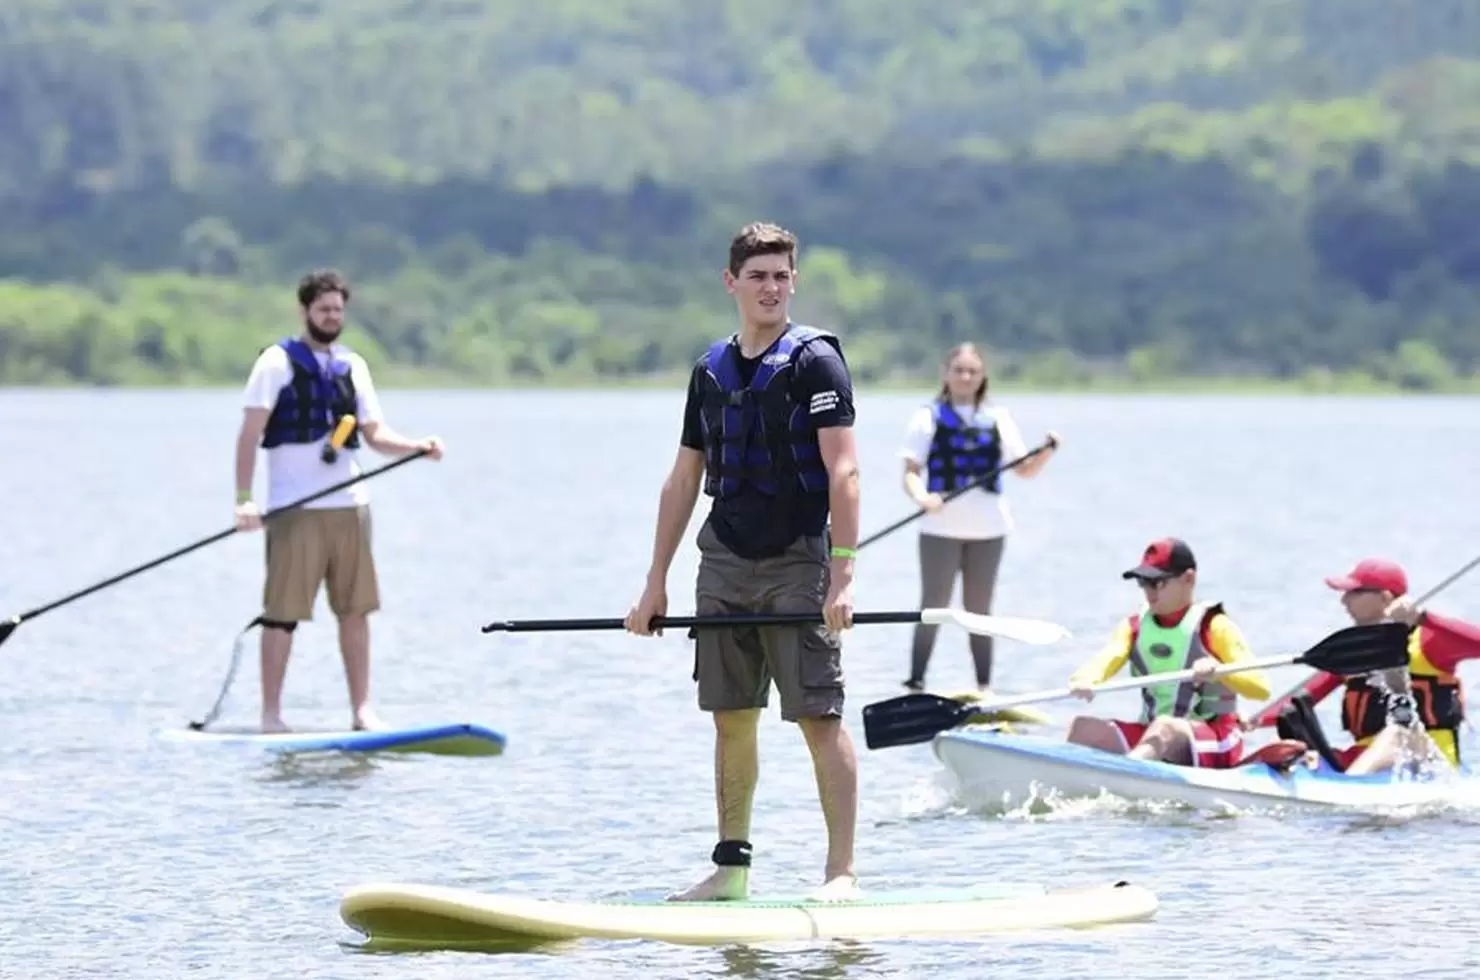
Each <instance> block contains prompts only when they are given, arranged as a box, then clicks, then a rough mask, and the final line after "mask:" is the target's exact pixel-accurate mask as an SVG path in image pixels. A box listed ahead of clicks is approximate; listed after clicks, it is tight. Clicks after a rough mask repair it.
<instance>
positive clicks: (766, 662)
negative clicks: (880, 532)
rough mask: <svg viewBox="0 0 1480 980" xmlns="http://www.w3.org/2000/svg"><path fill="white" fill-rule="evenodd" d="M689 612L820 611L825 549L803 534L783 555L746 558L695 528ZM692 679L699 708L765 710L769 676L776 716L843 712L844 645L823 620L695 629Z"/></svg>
mask: <svg viewBox="0 0 1480 980" xmlns="http://www.w3.org/2000/svg"><path fill="white" fill-rule="evenodd" d="M697 544H698V546H699V574H698V581H697V582H696V583H695V606H694V608H695V612H696V613H697V614H698V615H700V616H714V615H719V614H724V613H820V612H821V611H822V604H823V602H824V600H826V598H827V588H828V548H827V542H826V539H824V538H822V537H812V538H801V539H799V540H797V541H795V542H793V543H792V545H791V547H790V548H788V549H787V550H786V551H785V552H784V553H783V554H781V555H778V556H776V557H774V558H763V559H761V560H759V561H748V560H746V559H744V558H740V557H738V556H737V555H735V553H734V552H732V551H730V550H729V549H728V548H726V547H725V546H724V545H723V544H721V543H720V542H719V539H718V538H716V537H715V534H714V532H713V531H712V530H711V529H710V527H709V523H708V522H707V521H706V522H705V524H704V526H703V527H702V528H701V529H700V530H699V536H698V539H697ZM694 680H695V681H697V682H698V688H699V690H698V694H699V707H700V709H702V710H704V711H742V710H745V709H749V708H765V707H766V706H767V705H768V704H769V702H770V688H771V684H772V682H774V683H775V684H776V690H777V691H778V692H779V694H780V696H781V717H782V718H783V719H784V720H786V721H792V722H794V721H797V720H798V719H801V718H827V717H841V716H842V714H843V646H842V641H841V639H840V638H839V637H838V636H837V635H835V634H834V633H832V632H831V631H830V630H828V629H827V627H826V626H824V625H822V623H820V622H819V623H817V624H816V625H815V626H812V625H805V626H754V627H745V628H742V629H700V630H696V631H695V639H694Z"/></svg>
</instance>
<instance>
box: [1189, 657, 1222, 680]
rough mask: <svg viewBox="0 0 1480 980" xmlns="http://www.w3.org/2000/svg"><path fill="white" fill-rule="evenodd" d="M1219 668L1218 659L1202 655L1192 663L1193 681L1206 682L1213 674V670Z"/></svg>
mask: <svg viewBox="0 0 1480 980" xmlns="http://www.w3.org/2000/svg"><path fill="white" fill-rule="evenodd" d="M1217 669H1218V661H1217V660H1215V659H1213V658H1212V657H1202V658H1200V659H1199V660H1198V661H1197V663H1195V664H1193V665H1192V683H1194V684H1206V683H1207V682H1208V681H1209V680H1210V679H1211V678H1212V676H1213V671H1215V670H1217Z"/></svg>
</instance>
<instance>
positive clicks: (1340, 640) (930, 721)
mask: <svg viewBox="0 0 1480 980" xmlns="http://www.w3.org/2000/svg"><path fill="white" fill-rule="evenodd" d="M1408 633H1409V627H1408V626H1407V625H1405V624H1403V623H1377V624H1375V625H1372V626H1348V627H1345V628H1344V629H1339V630H1337V631H1336V632H1334V633H1331V634H1330V635H1328V636H1327V637H1326V638H1325V639H1323V640H1321V642H1320V643H1317V644H1316V645H1315V646H1313V647H1311V648H1310V649H1309V650H1307V651H1306V652H1305V653H1303V654H1301V655H1300V656H1298V657H1295V658H1293V659H1292V660H1291V661H1290V664H1291V665H1294V664H1305V665H1306V666H1309V667H1314V668H1315V669H1317V670H1324V671H1326V672H1327V673H1331V674H1338V675H1341V676H1351V675H1355V674H1370V673H1374V672H1376V671H1379V670H1392V669H1394V668H1396V667H1404V666H1407V664H1408ZM991 710H992V705H991V702H984V703H981V704H964V703H962V702H960V701H956V700H954V699H952V698H946V697H941V696H940V695H938V694H903V695H900V696H899V697H895V698H888V699H887V700H884V701H878V702H875V703H873V704H868V705H864V708H863V737H864V743H865V744H866V745H867V746H868V747H869V748H870V749H884V748H891V747H893V746H898V745H914V744H916V743H919V742H928V741H930V740H931V739H933V738H934V737H935V736H936V735H938V734H940V733H941V732H944V731H948V730H950V729H952V728H955V727H956V726H957V725H961V724H964V723H965V722H967V721H968V720H970V719H971V718H972V717H974V716H979V715H983V714H988V713H990V712H991Z"/></svg>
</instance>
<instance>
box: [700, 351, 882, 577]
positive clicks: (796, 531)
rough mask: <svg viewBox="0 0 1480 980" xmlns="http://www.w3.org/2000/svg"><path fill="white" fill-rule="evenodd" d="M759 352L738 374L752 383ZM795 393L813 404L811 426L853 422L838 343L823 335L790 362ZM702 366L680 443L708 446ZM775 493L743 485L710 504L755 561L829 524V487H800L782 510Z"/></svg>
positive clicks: (725, 537)
mask: <svg viewBox="0 0 1480 980" xmlns="http://www.w3.org/2000/svg"><path fill="white" fill-rule="evenodd" d="M760 361H761V359H760V356H759V355H757V356H756V357H742V358H740V379H741V380H742V381H743V382H744V383H745V384H749V383H750V381H751V379H752V378H754V377H755V372H756V368H757V367H759V366H760ZM792 370H793V372H794V376H793V378H792V392H793V393H794V397H795V398H796V400H797V403H798V404H804V405H808V406H810V407H811V411H810V413H809V414H808V420H809V421H810V422H811V425H812V428H813V430H814V431H815V430H817V429H829V428H834V427H838V428H847V427H849V426H852V425H853V379H852V378H851V377H850V376H849V374H848V365H847V364H845V363H844V361H843V358H842V356H841V355H839V353H838V350H837V348H835V347H834V346H833V345H832V344H831V343H829V342H828V341H827V340H825V339H818V340H814V341H812V342H811V343H810V344H808V345H807V346H805V347H803V348H802V349H801V350H800V351H798V352H797V355H796V359H795V361H794V362H793V364H792ZM703 378H704V365H703V364H702V363H700V364H696V365H694V371H693V373H692V374H691V375H690V376H689V393H688V398H687V399H686V400H685V402H684V410H683V434H682V435H681V436H680V438H679V443H680V445H683V446H685V447H687V448H689V449H695V450H698V451H699V452H703V451H704V423H703V415H702V401H703V396H702V394H701V393H702V391H703V389H702V387H701V383H702V380H703ZM777 509H778V505H777V501H776V499H775V498H773V497H768V496H766V495H765V494H762V493H759V492H758V491H756V490H754V489H752V488H750V487H742V489H741V491H740V493H739V494H737V495H736V496H734V497H730V498H715V500H714V503H713V505H712V506H711V507H710V509H709V518H708V520H709V525H710V527H712V528H713V529H714V535H715V537H717V538H719V540H720V542H721V543H722V544H723V545H724V546H725V547H726V548H729V549H730V550H731V551H733V552H734V553H735V554H737V555H739V556H740V557H741V558H745V559H748V560H751V561H754V560H756V559H759V558H766V557H770V556H773V555H779V554H781V553H782V552H783V551H785V550H786V549H787V548H788V547H789V546H790V545H791V543H792V542H793V541H795V540H797V539H798V538H801V537H810V536H815V535H819V534H821V533H822V532H823V531H824V530H825V529H826V528H827V516H828V491H827V490H826V489H823V490H821V491H816V492H812V491H806V490H802V489H801V488H798V489H797V491H796V494H795V496H794V497H793V498H792V503H791V506H790V508H788V509H789V511H790V512H789V513H778V512H777Z"/></svg>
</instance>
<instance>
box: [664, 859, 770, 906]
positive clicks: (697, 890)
mask: <svg viewBox="0 0 1480 980" xmlns="http://www.w3.org/2000/svg"><path fill="white" fill-rule="evenodd" d="M749 897H750V869H749V868H728V867H726V868H715V869H714V874H712V875H710V876H709V877H708V878H705V879H704V880H703V881H701V882H699V883H698V884H697V885H695V886H693V887H692V888H690V889H689V890H688V891H684V892H676V893H674V894H672V895H669V896H668V899H667V900H668V901H670V902H743V901H745V899H747V898H749Z"/></svg>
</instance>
